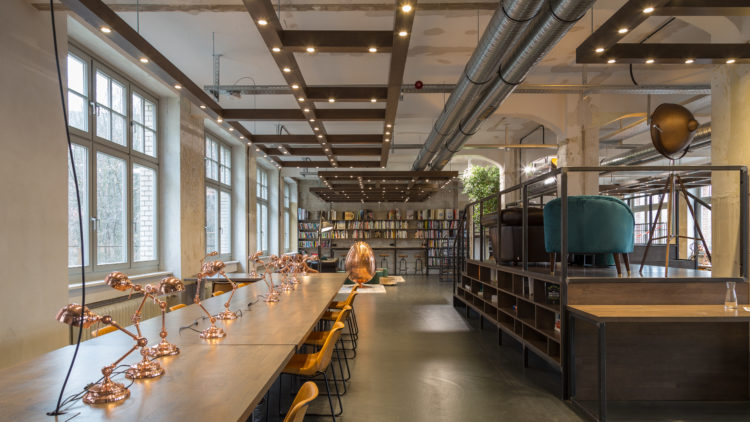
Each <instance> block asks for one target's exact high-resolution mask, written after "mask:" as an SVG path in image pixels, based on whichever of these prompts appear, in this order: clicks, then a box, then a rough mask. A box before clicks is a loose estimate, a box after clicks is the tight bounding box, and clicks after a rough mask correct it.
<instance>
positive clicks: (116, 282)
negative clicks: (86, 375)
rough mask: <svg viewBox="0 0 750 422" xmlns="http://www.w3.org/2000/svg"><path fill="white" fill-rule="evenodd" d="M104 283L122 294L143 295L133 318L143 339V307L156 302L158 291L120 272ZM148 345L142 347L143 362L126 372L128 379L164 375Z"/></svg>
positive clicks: (108, 277) (114, 273) (109, 277)
mask: <svg viewBox="0 0 750 422" xmlns="http://www.w3.org/2000/svg"><path fill="white" fill-rule="evenodd" d="M104 282H105V283H106V284H107V286H109V287H111V288H113V289H115V290H119V291H121V292H125V291H128V290H130V292H131V294H132V293H133V292H135V293H143V300H142V301H141V304H140V306H138V309H137V310H136V311H135V313H134V314H133V317H132V318H131V320H132V321H133V324H134V325H135V329H136V331H137V332H138V338H143V335H142V334H141V312H142V311H143V305H145V304H146V301H147V300H149V299H153V300H156V296H157V294H158V289H157V288H155V287H153V286H151V285H150V284H146V285H145V286H143V287H141V286H139V285H137V284H133V282H131V281H130V279H129V278H128V276H127V275H125V274H123V273H121V272H119V271H115V272H113V273H109V274H108V275H107V277H106V278H105V279H104ZM144 340H145V339H144ZM147 345H148V344H147V342H146V344H143V345H141V346H140V347H141V356H142V357H143V359H141V361H140V362H138V363H134V364H133V365H131V366H130V368H128V370H127V371H126V372H125V377H126V378H130V379H143V378H156V377H159V376H161V375H162V374H164V368H162V367H161V365H159V362H158V361H156V360H151V359H149V348H148V347H147Z"/></svg>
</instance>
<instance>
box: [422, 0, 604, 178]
mask: <svg viewBox="0 0 750 422" xmlns="http://www.w3.org/2000/svg"><path fill="white" fill-rule="evenodd" d="M593 3H594V0H559V1H554V0H550V1H549V7H548V8H545V9H543V12H542V13H540V14H539V15H538V16H537V17H536V18H534V19H533V20H532V22H531V24H530V25H529V26H528V28H527V30H526V31H525V32H524V34H523V35H522V37H521V38H520V39H519V42H517V43H515V45H514V46H513V49H512V51H511V53H510V54H509V55H507V56H505V57H507V59H505V58H504V60H503V63H502V64H501V65H500V72H499V75H500V77H499V78H498V79H496V80H495V82H494V83H493V85H492V87H491V88H490V89H489V90H488V91H487V93H486V94H485V95H484V97H483V98H482V100H481V101H480V102H479V103H478V104H477V106H476V107H474V109H473V110H472V111H471V112H470V114H469V115H468V117H466V118H465V119H463V120H462V121H461V123H460V124H459V132H458V133H456V134H455V135H454V136H453V138H451V139H450V140H448V142H447V143H446V144H445V146H444V148H443V149H442V150H441V151H440V153H439V154H438V155H437V157H435V159H434V160H433V161H432V165H431V166H430V168H431V169H432V170H440V169H442V168H443V167H444V166H445V165H446V164H447V163H448V161H450V159H451V157H453V154H455V153H456V152H457V151H459V150H460V149H461V147H463V145H464V144H465V143H466V141H468V140H469V138H470V137H471V136H472V135H474V134H475V133H476V132H477V130H479V126H480V125H481V124H482V122H483V121H484V120H485V119H486V118H488V117H489V116H491V115H492V113H494V112H495V110H497V108H498V107H499V106H500V104H502V102H503V101H505V99H506V98H508V96H509V95H510V94H511V93H512V92H513V90H514V89H515V88H516V87H517V86H518V85H519V84H520V83H521V82H523V79H524V78H525V77H526V75H527V74H528V73H529V71H530V70H531V68H532V67H533V66H534V64H536V62H537V61H539V60H540V59H541V58H542V57H544V56H545V55H546V54H547V52H549V50H550V49H552V47H553V46H555V44H557V43H558V41H560V39H561V38H562V37H563V36H564V35H565V34H566V33H567V32H568V30H569V29H570V28H572V27H573V25H575V24H576V22H578V20H580V19H581V18H582V17H583V15H584V14H585V13H586V11H587V10H588V9H589V8H590V7H591V5H592V4H593Z"/></svg>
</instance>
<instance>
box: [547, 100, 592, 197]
mask: <svg viewBox="0 0 750 422" xmlns="http://www.w3.org/2000/svg"><path fill="white" fill-rule="evenodd" d="M565 105H566V111H565V114H566V117H565V120H566V125H565V126H566V127H565V134H564V137H563V139H562V140H561V141H560V142H559V144H560V148H559V149H558V153H557V156H558V161H557V162H558V166H560V167H577V166H598V165H599V112H598V109H597V107H596V105H595V104H592V101H591V97H579V96H572V95H570V96H568V100H567V101H566V103H565ZM598 193H599V176H598V174H597V173H596V172H589V173H581V172H575V173H569V177H568V195H596V194H598Z"/></svg>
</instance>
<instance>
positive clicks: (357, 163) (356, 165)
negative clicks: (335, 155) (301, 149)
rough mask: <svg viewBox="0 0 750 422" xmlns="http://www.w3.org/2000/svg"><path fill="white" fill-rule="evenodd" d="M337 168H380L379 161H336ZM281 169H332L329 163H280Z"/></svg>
mask: <svg viewBox="0 0 750 422" xmlns="http://www.w3.org/2000/svg"><path fill="white" fill-rule="evenodd" d="M338 166H339V167H352V168H367V167H380V162H379V161H338ZM281 167H299V168H303V167H306V168H311V167H316V168H317V167H323V168H332V167H333V165H331V163H330V162H329V161H306V160H305V161H281Z"/></svg>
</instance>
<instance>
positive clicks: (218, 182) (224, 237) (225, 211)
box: [206, 134, 232, 259]
mask: <svg viewBox="0 0 750 422" xmlns="http://www.w3.org/2000/svg"><path fill="white" fill-rule="evenodd" d="M213 251H216V252H218V253H219V256H220V257H221V258H222V259H229V258H231V257H232V149H231V148H230V147H229V146H228V145H225V144H223V143H222V142H221V141H219V140H218V138H217V137H216V136H214V135H210V134H207V135H206V253H210V252H213Z"/></svg>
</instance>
